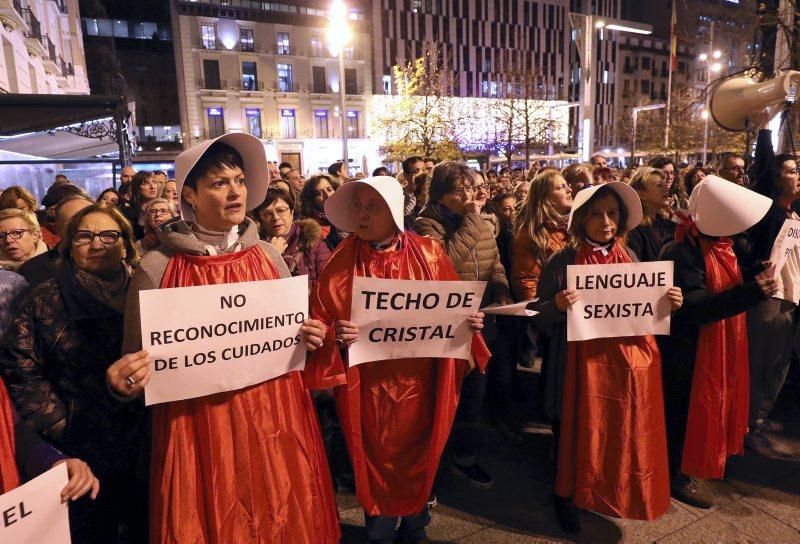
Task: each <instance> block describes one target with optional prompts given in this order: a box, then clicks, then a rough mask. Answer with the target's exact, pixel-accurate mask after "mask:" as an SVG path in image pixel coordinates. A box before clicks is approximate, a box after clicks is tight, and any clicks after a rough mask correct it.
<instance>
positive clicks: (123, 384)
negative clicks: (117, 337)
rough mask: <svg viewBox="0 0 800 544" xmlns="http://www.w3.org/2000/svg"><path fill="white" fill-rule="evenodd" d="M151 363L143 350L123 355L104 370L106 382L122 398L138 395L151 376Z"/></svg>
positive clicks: (151, 360) (150, 359)
mask: <svg viewBox="0 0 800 544" xmlns="http://www.w3.org/2000/svg"><path fill="white" fill-rule="evenodd" d="M152 362H153V359H152V358H150V355H149V354H148V353H147V352H146V351H145V350H141V351H137V352H136V353H128V354H127V355H123V356H122V357H121V358H119V359H117V360H116V361H115V362H114V363H113V364H112V365H111V366H110V367H108V369H106V381H107V382H108V385H110V386H111V388H112V389H113V390H114V391H115V392H116V393H117V394H119V395H121V396H123V397H132V396H135V395H138V394H139V393H141V392H142V391H144V386H145V385H147V382H149V381H150V378H151V377H152V375H153V365H152Z"/></svg>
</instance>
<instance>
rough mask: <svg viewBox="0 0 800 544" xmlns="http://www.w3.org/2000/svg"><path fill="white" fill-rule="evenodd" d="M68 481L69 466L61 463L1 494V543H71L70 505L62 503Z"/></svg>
mask: <svg viewBox="0 0 800 544" xmlns="http://www.w3.org/2000/svg"><path fill="white" fill-rule="evenodd" d="M68 481H69V478H68V476H67V465H66V464H65V463H61V464H60V465H58V466H56V467H54V468H51V469H50V470H48V471H47V472H45V473H44V474H42V475H40V476H38V477H36V478H34V479H33V480H31V481H30V482H28V483H26V484H25V485H22V486H20V487H18V488H16V489H12V490H11V491H9V492H8V493H5V494H3V495H0V542H4V543H5V542H7V543H9V544H11V543H12V542H13V543H14V544H41V543H43V542H46V543H47V544H69V543H70V536H69V514H68V511H67V503H63V504H62V503H61V490H62V489H64V486H66V485H67V482H68Z"/></svg>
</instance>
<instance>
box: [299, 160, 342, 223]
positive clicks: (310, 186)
mask: <svg viewBox="0 0 800 544" xmlns="http://www.w3.org/2000/svg"><path fill="white" fill-rule="evenodd" d="M342 164H344V163H342ZM323 180H324V181H327V182H328V183H330V184H331V187H333V186H334V185H333V180H332V179H331V177H330V176H329V175H327V174H317V175H315V176H311V177H310V178H308V181H306V184H305V185H303V189H302V190H301V191H300V216H301V217H304V218H309V217H314V215H315V214H316V213H317V211H318V210H317V209H316V204H315V202H314V197H316V193H317V185H319V183H320V182H321V181H323Z"/></svg>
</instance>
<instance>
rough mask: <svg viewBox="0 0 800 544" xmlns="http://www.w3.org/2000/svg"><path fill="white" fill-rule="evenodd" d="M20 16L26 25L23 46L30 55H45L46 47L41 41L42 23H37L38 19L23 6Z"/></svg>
mask: <svg viewBox="0 0 800 544" xmlns="http://www.w3.org/2000/svg"><path fill="white" fill-rule="evenodd" d="M22 16H23V18H24V19H25V24H27V25H28V31H27V32H25V47H27V49H28V54H29V55H30V56H31V57H41V58H43V57H46V56H47V49H45V45H44V42H42V25H41V24H40V23H39V19H37V18H36V15H34V14H33V12H32V11H31V9H30V8H23V9H22Z"/></svg>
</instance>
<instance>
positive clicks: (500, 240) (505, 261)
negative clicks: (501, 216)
mask: <svg viewBox="0 0 800 544" xmlns="http://www.w3.org/2000/svg"><path fill="white" fill-rule="evenodd" d="M495 242H497V251H498V252H499V253H500V264H502V265H503V270H504V271H505V273H506V279H507V280H509V283H510V282H511V278H510V276H511V255H512V251H511V246H512V245H513V242H514V233H513V232H512V231H511V225H510V224H507V225H503V224H502V223H501V225H500V234H498V235H497V238H495Z"/></svg>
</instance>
